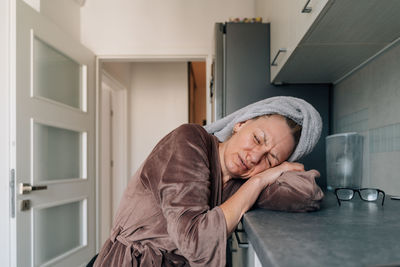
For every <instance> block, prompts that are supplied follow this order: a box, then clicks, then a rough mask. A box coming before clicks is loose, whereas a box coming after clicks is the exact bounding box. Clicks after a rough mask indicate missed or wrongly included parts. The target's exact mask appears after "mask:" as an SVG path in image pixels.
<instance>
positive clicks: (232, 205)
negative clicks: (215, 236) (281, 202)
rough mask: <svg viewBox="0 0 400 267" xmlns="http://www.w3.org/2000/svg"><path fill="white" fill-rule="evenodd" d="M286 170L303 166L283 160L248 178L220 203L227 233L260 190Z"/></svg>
mask: <svg viewBox="0 0 400 267" xmlns="http://www.w3.org/2000/svg"><path fill="white" fill-rule="evenodd" d="M286 171H304V166H303V164H301V163H297V162H283V163H282V164H280V165H278V166H276V167H274V168H271V169H267V170H265V171H263V172H261V173H259V174H257V175H255V176H253V177H251V178H250V179H248V180H247V181H246V182H245V183H244V184H243V185H242V186H241V187H240V188H239V189H238V190H237V191H236V192H235V193H234V194H233V195H232V196H231V197H230V198H229V199H228V200H227V201H225V202H224V203H222V204H221V205H220V208H221V209H222V212H223V213H224V215H225V220H226V226H227V233H228V234H230V233H232V231H233V230H234V229H235V227H236V225H237V224H238V223H239V221H240V219H241V218H242V216H243V214H244V213H245V212H246V211H248V210H249V209H250V208H251V207H252V206H253V205H254V203H255V202H256V200H257V198H258V196H259V195H260V193H261V191H262V190H264V188H265V187H267V186H268V185H270V184H272V183H274V182H275V181H276V179H278V177H279V176H280V175H281V174H282V173H283V172H286Z"/></svg>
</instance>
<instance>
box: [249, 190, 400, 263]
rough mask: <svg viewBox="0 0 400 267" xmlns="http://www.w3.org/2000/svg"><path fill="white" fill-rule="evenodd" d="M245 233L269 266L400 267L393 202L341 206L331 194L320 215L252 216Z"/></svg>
mask: <svg viewBox="0 0 400 267" xmlns="http://www.w3.org/2000/svg"><path fill="white" fill-rule="evenodd" d="M243 227H244V229H245V231H246V233H247V238H248V240H249V242H250V243H251V244H252V245H253V247H254V250H255V252H256V253H257V256H258V258H259V259H260V261H261V262H262V263H263V266H285V267H286V266H296V267H297V266H318V267H320V266H374V265H384V264H396V266H400V200H392V199H390V196H386V199H385V204H384V206H381V202H380V201H378V202H365V201H362V200H359V197H358V195H355V196H354V199H353V200H351V201H344V202H342V205H341V206H339V205H338V204H337V201H336V197H335V195H334V194H333V193H330V192H328V193H326V196H325V198H324V200H323V202H322V205H321V210H320V211H317V212H309V213H289V212H278V211H269V210H262V209H257V210H252V211H249V212H247V213H246V214H245V215H244V217H243ZM394 266H395V265H394Z"/></svg>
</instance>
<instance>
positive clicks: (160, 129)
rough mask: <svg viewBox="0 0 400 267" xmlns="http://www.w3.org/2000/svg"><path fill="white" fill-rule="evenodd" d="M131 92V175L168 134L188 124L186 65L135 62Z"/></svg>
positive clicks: (182, 63)
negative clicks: (183, 124)
mask: <svg viewBox="0 0 400 267" xmlns="http://www.w3.org/2000/svg"><path fill="white" fill-rule="evenodd" d="M131 69H132V83H131V88H130V90H129V92H128V121H129V123H128V124H129V130H128V137H129V139H130V141H129V143H130V146H129V147H130V149H129V150H130V151H129V158H130V163H129V166H130V175H132V174H133V173H134V172H135V171H136V170H137V169H138V167H139V166H140V164H142V162H143V161H144V160H145V158H146V157H147V155H148V154H149V153H150V152H151V150H152V149H153V147H154V146H155V145H156V143H157V142H158V141H159V140H160V139H161V138H162V137H163V136H164V135H166V134H167V133H168V132H170V131H171V130H173V129H174V128H176V127H177V126H179V125H181V124H182V123H187V122H188V114H189V111H188V77H187V76H188V75H187V63H184V62H175V63H166V62H165V63H161V62H159V63H156V62H153V63H132V66H131Z"/></svg>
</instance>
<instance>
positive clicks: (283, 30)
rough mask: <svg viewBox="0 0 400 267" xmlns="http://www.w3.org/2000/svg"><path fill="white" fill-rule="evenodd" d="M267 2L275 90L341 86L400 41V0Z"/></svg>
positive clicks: (265, 1)
mask: <svg viewBox="0 0 400 267" xmlns="http://www.w3.org/2000/svg"><path fill="white" fill-rule="evenodd" d="M260 1H262V0H259V2H260ZM263 2H264V3H263V5H262V7H263V9H264V10H265V11H264V13H265V14H262V16H263V17H267V19H268V20H269V21H270V23H271V62H270V64H271V82H273V83H275V84H280V83H335V82H338V81H340V80H341V79H342V78H344V77H345V76H346V75H347V74H349V73H351V71H352V70H354V69H355V68H357V67H358V66H360V65H361V64H362V63H364V62H366V61H367V60H368V59H369V58H371V57H372V56H374V55H375V54H376V53H378V52H379V51H381V50H382V49H384V48H385V47H387V46H388V45H390V44H391V43H393V42H395V41H396V40H397V39H398V38H399V36H400V17H399V14H400V1H399V0H384V1H382V0H368V1H365V0H351V1H349V0H304V1H298V0H264V1H263ZM261 12H262V11H261Z"/></svg>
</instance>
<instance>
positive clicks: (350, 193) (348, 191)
mask: <svg viewBox="0 0 400 267" xmlns="http://www.w3.org/2000/svg"><path fill="white" fill-rule="evenodd" d="M355 192H357V193H358V195H359V196H360V198H361V199H362V200H364V201H377V200H378V197H379V193H382V195H383V198H382V206H383V203H384V202H385V192H383V191H382V190H380V189H376V188H360V189H353V188H336V189H335V195H336V198H337V201H338V203H339V206H340V205H341V204H340V201H349V200H352V199H353V197H354V195H355Z"/></svg>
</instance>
